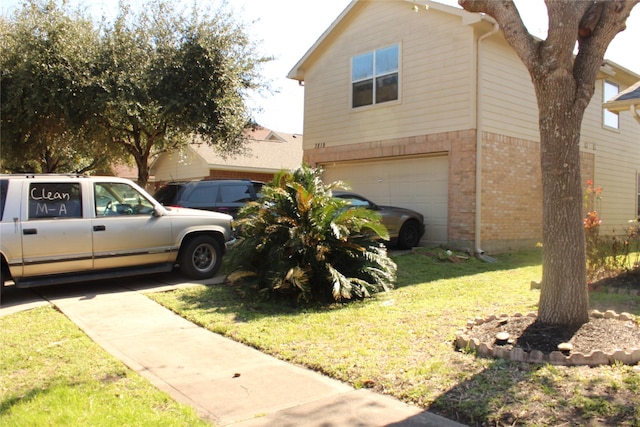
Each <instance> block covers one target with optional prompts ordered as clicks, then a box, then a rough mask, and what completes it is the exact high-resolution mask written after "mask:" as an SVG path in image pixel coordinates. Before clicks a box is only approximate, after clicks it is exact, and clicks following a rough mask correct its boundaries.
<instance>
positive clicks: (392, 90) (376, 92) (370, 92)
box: [351, 45, 399, 108]
mask: <svg viewBox="0 0 640 427" xmlns="http://www.w3.org/2000/svg"><path fill="white" fill-rule="evenodd" d="M398 52H399V48H398V45H393V46H389V47H385V48H382V49H378V50H375V51H372V52H367V53H363V54H362V55H358V56H354V57H353V58H352V60H351V88H352V104H351V105H352V107H353V108H357V107H363V106H365V105H373V104H380V103H382V102H388V101H395V100H397V99H398V61H399V60H398V57H399V55H398Z"/></svg>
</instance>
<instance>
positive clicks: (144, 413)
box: [0, 307, 210, 427]
mask: <svg viewBox="0 0 640 427" xmlns="http://www.w3.org/2000/svg"><path fill="white" fill-rule="evenodd" d="M0 330H1V331H2V333H1V334H0V425H2V426H4V427H7V426H45V425H46V426H113V427H121V426H197V425H202V426H205V425H210V424H208V423H205V422H204V421H202V420H200V419H199V418H198V415H197V414H196V412H195V410H193V409H192V408H190V407H187V406H185V405H182V404H178V403H176V402H174V401H173V400H172V399H171V398H170V397H169V396H168V395H167V394H165V393H163V392H161V391H159V390H157V389H156V388H155V387H154V386H153V385H151V384H150V383H149V382H148V381H147V380H146V379H143V378H142V377H140V376H139V375H138V374H136V373H134V372H132V371H131V370H129V369H128V368H127V367H126V366H124V365H123V364H122V363H121V362H120V361H118V360H116V359H114V358H113V357H111V356H110V355H109V354H108V353H106V352H105V351H104V350H103V349H102V348H101V347H100V346H98V345H97V344H96V343H94V342H93V341H91V339H89V338H88V337H87V336H86V335H85V334H84V333H83V332H82V331H80V330H79V329H78V328H77V327H76V326H75V325H74V324H73V323H72V322H71V321H70V320H69V319H67V318H66V317H65V316H64V315H63V314H61V313H60V312H58V311H56V310H55V309H54V308H51V307H43V308H37V309H33V310H29V311H25V312H21V313H17V314H12V315H9V316H6V317H2V318H0Z"/></svg>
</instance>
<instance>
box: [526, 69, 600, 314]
mask: <svg viewBox="0 0 640 427" xmlns="http://www.w3.org/2000/svg"><path fill="white" fill-rule="evenodd" d="M557 74H563V73H562V72H561V71H559V70H558V71H557ZM567 74H568V73H567ZM534 86H535V87H536V92H537V95H538V108H539V110H540V156H541V159H540V160H541V166H542V194H543V199H542V218H543V236H542V238H543V261H542V265H543V270H542V291H541V292H540V303H539V307H538V321H540V322H542V323H547V324H560V325H565V326H576V325H581V324H583V323H586V322H588V321H589V294H588V291H587V272H586V256H585V237H584V230H583V227H582V200H583V199H582V179H581V175H580V124H581V123H582V116H583V111H584V109H580V108H576V106H575V102H574V98H575V89H574V88H575V83H574V81H573V78H572V76H571V75H565V76H558V75H555V76H554V75H547V76H546V78H543V79H540V80H537V81H535V79H534Z"/></svg>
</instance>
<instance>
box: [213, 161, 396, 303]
mask: <svg viewBox="0 0 640 427" xmlns="http://www.w3.org/2000/svg"><path fill="white" fill-rule="evenodd" d="M336 186H342V187H344V185H343V184H342V183H333V184H330V185H326V184H324V183H323V182H322V179H321V170H319V169H314V168H311V167H309V166H302V167H301V168H299V169H297V170H295V171H293V172H286V171H281V172H280V173H278V174H276V176H275V177H274V179H273V181H272V182H271V183H269V184H267V185H265V186H264V187H263V188H262V194H263V195H262V197H261V198H260V199H259V200H257V201H256V202H252V203H249V204H248V205H246V206H245V207H244V208H243V209H241V210H240V212H239V213H238V221H237V227H238V230H239V232H240V235H241V238H240V239H239V242H238V243H237V244H236V245H235V246H234V247H233V248H232V249H231V250H230V252H229V254H228V258H227V263H226V266H227V272H228V273H229V276H228V279H229V280H230V282H231V283H232V284H234V285H236V286H238V287H239V289H243V290H244V292H245V293H249V294H257V295H260V296H263V297H274V296H284V297H286V298H291V299H293V300H295V301H298V302H301V301H302V302H311V301H319V302H331V301H345V300H350V299H360V298H364V297H367V296H370V295H371V294H373V293H376V292H380V291H387V290H390V289H392V288H393V286H394V283H395V279H396V265H395V263H394V262H393V261H392V260H391V258H389V256H388V254H387V251H386V248H385V247H384V246H383V245H381V243H380V242H379V239H380V238H382V239H387V238H388V232H387V230H386V228H385V227H384V225H382V223H381V221H380V215H379V214H378V213H377V212H374V211H370V210H367V209H364V208H349V207H347V205H346V202H345V201H343V200H340V199H337V198H333V197H332V195H331V189H332V188H335V187H336Z"/></svg>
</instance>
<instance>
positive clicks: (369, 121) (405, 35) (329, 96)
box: [304, 1, 475, 149]
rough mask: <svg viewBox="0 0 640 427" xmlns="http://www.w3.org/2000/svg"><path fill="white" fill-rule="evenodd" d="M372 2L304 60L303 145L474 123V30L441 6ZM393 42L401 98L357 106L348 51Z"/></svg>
mask: <svg viewBox="0 0 640 427" xmlns="http://www.w3.org/2000/svg"><path fill="white" fill-rule="evenodd" d="M372 3H373V4H365V5H364V6H363V10H362V13H359V14H356V17H355V18H354V19H353V21H350V22H347V24H348V25H347V26H346V28H345V29H344V31H343V32H341V33H340V37H339V38H338V39H337V40H335V42H333V43H330V46H329V47H328V48H327V50H326V51H323V52H322V54H321V55H319V56H318V58H317V60H315V61H311V65H309V66H307V70H306V72H305V112H304V114H305V127H304V146H305V149H308V148H314V147H317V146H318V144H324V146H325V147H329V146H336V145H343V144H353V143H359V142H363V141H371V140H384V139H390V138H401V137H408V136H413V135H424V134H425V133H439V132H443V131H455V130H464V129H470V128H472V127H473V102H470V100H473V98H474V96H475V86H474V85H475V82H474V81H473V78H472V76H473V67H474V59H473V58H474V55H473V49H474V45H473V37H472V29H471V28H470V27H468V26H462V25H460V21H461V19H460V18H459V17H456V16H452V15H449V14H444V13H441V12H439V11H436V10H431V9H430V10H429V11H427V12H424V11H421V12H419V13H415V12H413V10H412V8H411V5H410V4H408V3H406V2H391V1H385V2H372ZM339 30H340V29H339ZM395 43H397V44H399V46H400V57H401V58H400V100H399V101H398V102H389V103H385V104H380V105H378V106H372V107H364V108H360V109H355V110H354V109H352V108H351V105H350V91H351V58H352V57H353V56H354V55H358V54H361V53H364V52H368V51H372V50H375V49H377V48H381V47H385V46H389V45H392V44H395ZM320 146H322V145H320Z"/></svg>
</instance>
